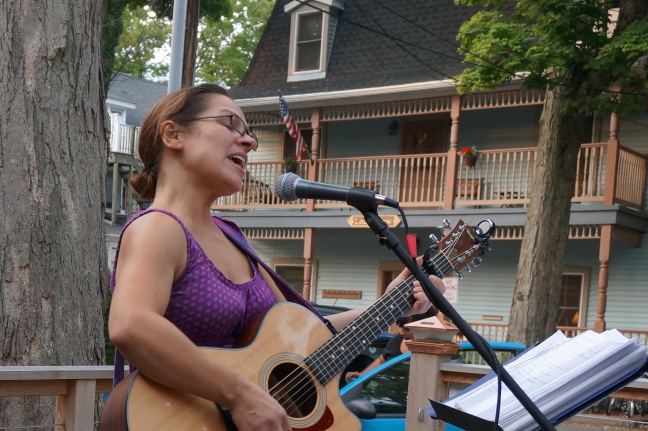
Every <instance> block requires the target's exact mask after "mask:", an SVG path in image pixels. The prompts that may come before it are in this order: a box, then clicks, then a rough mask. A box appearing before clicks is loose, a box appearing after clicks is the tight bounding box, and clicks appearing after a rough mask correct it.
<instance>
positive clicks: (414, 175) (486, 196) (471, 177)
mask: <svg viewBox="0 0 648 431" xmlns="http://www.w3.org/2000/svg"><path fill="white" fill-rule="evenodd" d="M610 145H611V144H608V143H596V144H583V145H582V146H581V149H580V151H579V154H578V165H577V173H576V183H575V186H574V194H573V198H572V202H575V203H576V202H579V203H582V202H606V200H609V204H613V203H618V204H621V205H625V206H627V207H630V208H634V209H638V210H643V205H644V193H645V182H646V155H644V154H639V153H637V152H634V151H632V150H629V149H627V148H623V147H621V146H619V145H616V144H612V150H610ZM448 157H449V156H448V153H438V154H421V155H400V156H378V157H356V158H346V159H319V160H317V161H316V162H314V163H310V162H302V163H300V164H299V170H298V172H297V174H298V175H299V176H300V177H302V178H305V179H310V180H316V181H320V182H324V183H328V184H335V185H340V186H346V187H365V188H369V189H372V190H375V191H377V192H379V193H381V194H383V195H385V196H388V197H391V198H393V199H396V200H398V201H399V202H400V204H401V206H402V207H403V208H410V209H411V208H417V209H428V208H429V209H433V208H446V209H450V208H454V207H456V206H472V207H482V206H492V207H511V206H525V205H527V204H528V203H529V199H530V197H531V194H532V190H531V184H532V181H533V178H534V175H535V163H536V157H537V148H535V147H533V148H518V149H506V150H483V151H480V152H479V155H478V157H477V162H476V164H475V166H467V165H466V163H465V160H464V159H463V158H462V157H460V156H459V157H457V163H456V164H455V163H448V162H449V160H448ZM610 166H611V167H612V168H613V169H611V168H610ZM450 169H454V171H452V172H450V171H449V170H450ZM607 173H611V174H613V177H614V178H615V181H614V182H613V184H606V174H607ZM282 174H283V164H282V163H281V162H264V163H250V164H249V165H248V176H247V178H246V179H245V180H244V182H243V189H242V190H241V192H240V193H237V194H235V195H233V196H228V197H225V198H221V199H219V200H218V201H217V202H216V203H215V204H214V207H213V208H214V209H217V210H246V209H271V208H284V209H294V208H299V209H301V208H305V207H306V201H305V200H301V201H295V202H288V203H287V202H283V201H281V199H279V197H278V196H276V195H275V193H274V184H275V181H276V179H277V178H278V177H279V176H280V175H282ZM449 178H454V183H455V190H454V192H453V193H447V190H446V189H447V187H448V181H449V180H448V179H449ZM610 186H613V187H610ZM345 207H346V204H345V203H343V202H336V201H326V200H317V201H316V202H315V204H314V208H315V209H322V208H345Z"/></svg>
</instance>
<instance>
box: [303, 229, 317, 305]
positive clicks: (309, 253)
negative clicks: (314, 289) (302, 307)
mask: <svg viewBox="0 0 648 431" xmlns="http://www.w3.org/2000/svg"><path fill="white" fill-rule="evenodd" d="M314 247H315V228H312V227H307V228H306V229H304V287H303V289H302V296H303V297H304V299H306V300H308V301H315V299H316V298H315V295H312V294H311V285H312V278H313V249H314Z"/></svg>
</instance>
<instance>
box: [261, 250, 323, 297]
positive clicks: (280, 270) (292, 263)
mask: <svg viewBox="0 0 648 431" xmlns="http://www.w3.org/2000/svg"><path fill="white" fill-rule="evenodd" d="M270 266H271V267H272V269H274V270H275V272H276V273H277V274H279V275H280V276H281V278H283V279H284V280H286V281H287V282H288V284H290V286H291V287H292V288H293V289H295V290H296V291H297V292H299V293H301V292H302V291H303V290H304V259H303V258H298V257H296V258H280V259H272V260H271V261H270ZM316 274H317V260H316V259H313V261H312V262H311V285H310V291H311V298H315V292H316V290H315V289H316V288H317V286H316V283H315V281H316Z"/></svg>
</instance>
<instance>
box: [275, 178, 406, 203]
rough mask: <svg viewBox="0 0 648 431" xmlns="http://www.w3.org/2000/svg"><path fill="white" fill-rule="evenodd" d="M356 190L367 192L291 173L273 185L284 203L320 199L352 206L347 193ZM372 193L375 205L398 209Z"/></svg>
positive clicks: (358, 188)
mask: <svg viewBox="0 0 648 431" xmlns="http://www.w3.org/2000/svg"><path fill="white" fill-rule="evenodd" d="M356 190H357V191H367V189H363V188H361V187H344V186H336V185H333V184H325V183H317V182H314V181H307V180H304V179H302V178H300V177H299V175H295V174H293V173H291V172H288V173H286V174H283V175H282V176H280V177H279V178H277V182H276V183H275V193H276V194H277V195H279V197H280V198H281V199H282V200H283V201H286V202H291V201H294V200H297V199H322V200H329V201H343V202H346V203H348V204H349V205H352V204H351V203H350V202H348V199H349V193H350V192H352V191H356ZM369 191H370V190H369ZM373 193H374V196H373V198H374V200H375V202H376V203H377V204H379V205H385V206H388V207H392V208H398V202H397V201H395V200H393V199H390V198H388V197H387V196H383V195H381V194H379V193H376V192H373Z"/></svg>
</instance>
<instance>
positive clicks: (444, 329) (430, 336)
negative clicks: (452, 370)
mask: <svg viewBox="0 0 648 431" xmlns="http://www.w3.org/2000/svg"><path fill="white" fill-rule="evenodd" d="M405 326H406V327H407V328H410V329H411V330H412V332H413V333H414V339H413V340H407V341H405V344H406V345H407V347H408V349H409V350H410V352H412V358H411V360H410V376H409V388H408V392H407V412H406V414H405V431H430V430H432V431H444V430H445V423H444V422H442V421H439V420H436V419H432V418H431V417H430V416H429V415H427V414H426V413H425V409H427V408H428V407H430V401H429V400H428V398H432V399H434V400H437V401H440V400H443V399H445V398H446V397H447V395H448V394H447V389H446V385H445V384H444V383H443V381H442V380H441V364H442V363H444V362H449V361H450V358H451V357H452V355H454V354H455V353H456V352H457V350H459V345H458V344H456V343H453V342H451V341H449V340H451V339H452V338H453V337H454V335H455V334H456V333H457V328H456V327H455V326H454V325H453V324H452V323H450V322H446V321H442V320H440V319H439V318H437V317H431V318H429V319H423V320H419V321H418V322H413V323H409V324H407V325H405Z"/></svg>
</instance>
